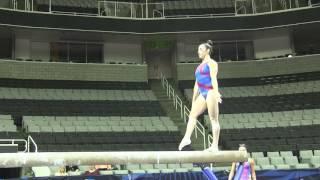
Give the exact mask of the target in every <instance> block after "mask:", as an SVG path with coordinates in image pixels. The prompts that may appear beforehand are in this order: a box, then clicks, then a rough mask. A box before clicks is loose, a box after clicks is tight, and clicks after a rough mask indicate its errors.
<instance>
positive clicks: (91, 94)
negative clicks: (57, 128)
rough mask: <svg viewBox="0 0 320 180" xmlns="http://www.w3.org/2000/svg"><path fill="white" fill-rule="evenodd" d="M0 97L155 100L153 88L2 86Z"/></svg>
mask: <svg viewBox="0 0 320 180" xmlns="http://www.w3.org/2000/svg"><path fill="white" fill-rule="evenodd" d="M0 99H30V100H101V101H102V100H104V101H105V100H110V101H112V100H113V101H155V100H156V99H157V98H156V97H155V95H154V94H153V92H152V91H151V90H92V89H33V88H32V89H31V88H6V87H0Z"/></svg>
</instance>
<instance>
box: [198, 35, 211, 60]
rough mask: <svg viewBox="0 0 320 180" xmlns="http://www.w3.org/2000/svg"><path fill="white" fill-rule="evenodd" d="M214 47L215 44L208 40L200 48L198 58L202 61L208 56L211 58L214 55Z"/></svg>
mask: <svg viewBox="0 0 320 180" xmlns="http://www.w3.org/2000/svg"><path fill="white" fill-rule="evenodd" d="M212 46H213V42H212V41H211V40H208V41H207V42H206V43H202V44H200V45H199V47H198V56H199V58H200V59H201V60H203V59H204V58H205V57H206V56H210V55H211V54H212Z"/></svg>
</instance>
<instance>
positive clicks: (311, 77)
mask: <svg viewBox="0 0 320 180" xmlns="http://www.w3.org/2000/svg"><path fill="white" fill-rule="evenodd" d="M189 73H190V72H189ZM317 80H320V71H315V72H305V73H297V74H280V75H270V76H261V77H250V78H230V79H219V78H218V83H219V87H222V88H223V87H236V86H261V85H268V84H288V83H295V82H307V81H317ZM178 83H179V88H180V89H181V90H184V89H192V88H193V86H194V80H180V81H179V82H178Z"/></svg>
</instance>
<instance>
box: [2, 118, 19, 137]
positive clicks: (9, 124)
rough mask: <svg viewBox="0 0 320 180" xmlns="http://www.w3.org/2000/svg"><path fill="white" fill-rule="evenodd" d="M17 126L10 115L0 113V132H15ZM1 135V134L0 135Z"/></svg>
mask: <svg viewBox="0 0 320 180" xmlns="http://www.w3.org/2000/svg"><path fill="white" fill-rule="evenodd" d="M16 131H17V127H16V125H15V124H14V121H13V120H12V117H11V115H0V132H16ZM0 137H1V136H0Z"/></svg>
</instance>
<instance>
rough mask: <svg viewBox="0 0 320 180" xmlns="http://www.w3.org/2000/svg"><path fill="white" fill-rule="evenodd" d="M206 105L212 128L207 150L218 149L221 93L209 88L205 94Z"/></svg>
mask: <svg viewBox="0 0 320 180" xmlns="http://www.w3.org/2000/svg"><path fill="white" fill-rule="evenodd" d="M206 101H207V107H208V115H209V119H210V122H211V130H212V137H213V140H212V144H211V146H210V147H209V149H208V150H209V151H218V143H219V136H220V124H219V102H220V103H221V101H222V100H221V95H220V93H219V92H217V91H214V90H210V91H209V92H208V95H207V99H206Z"/></svg>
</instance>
